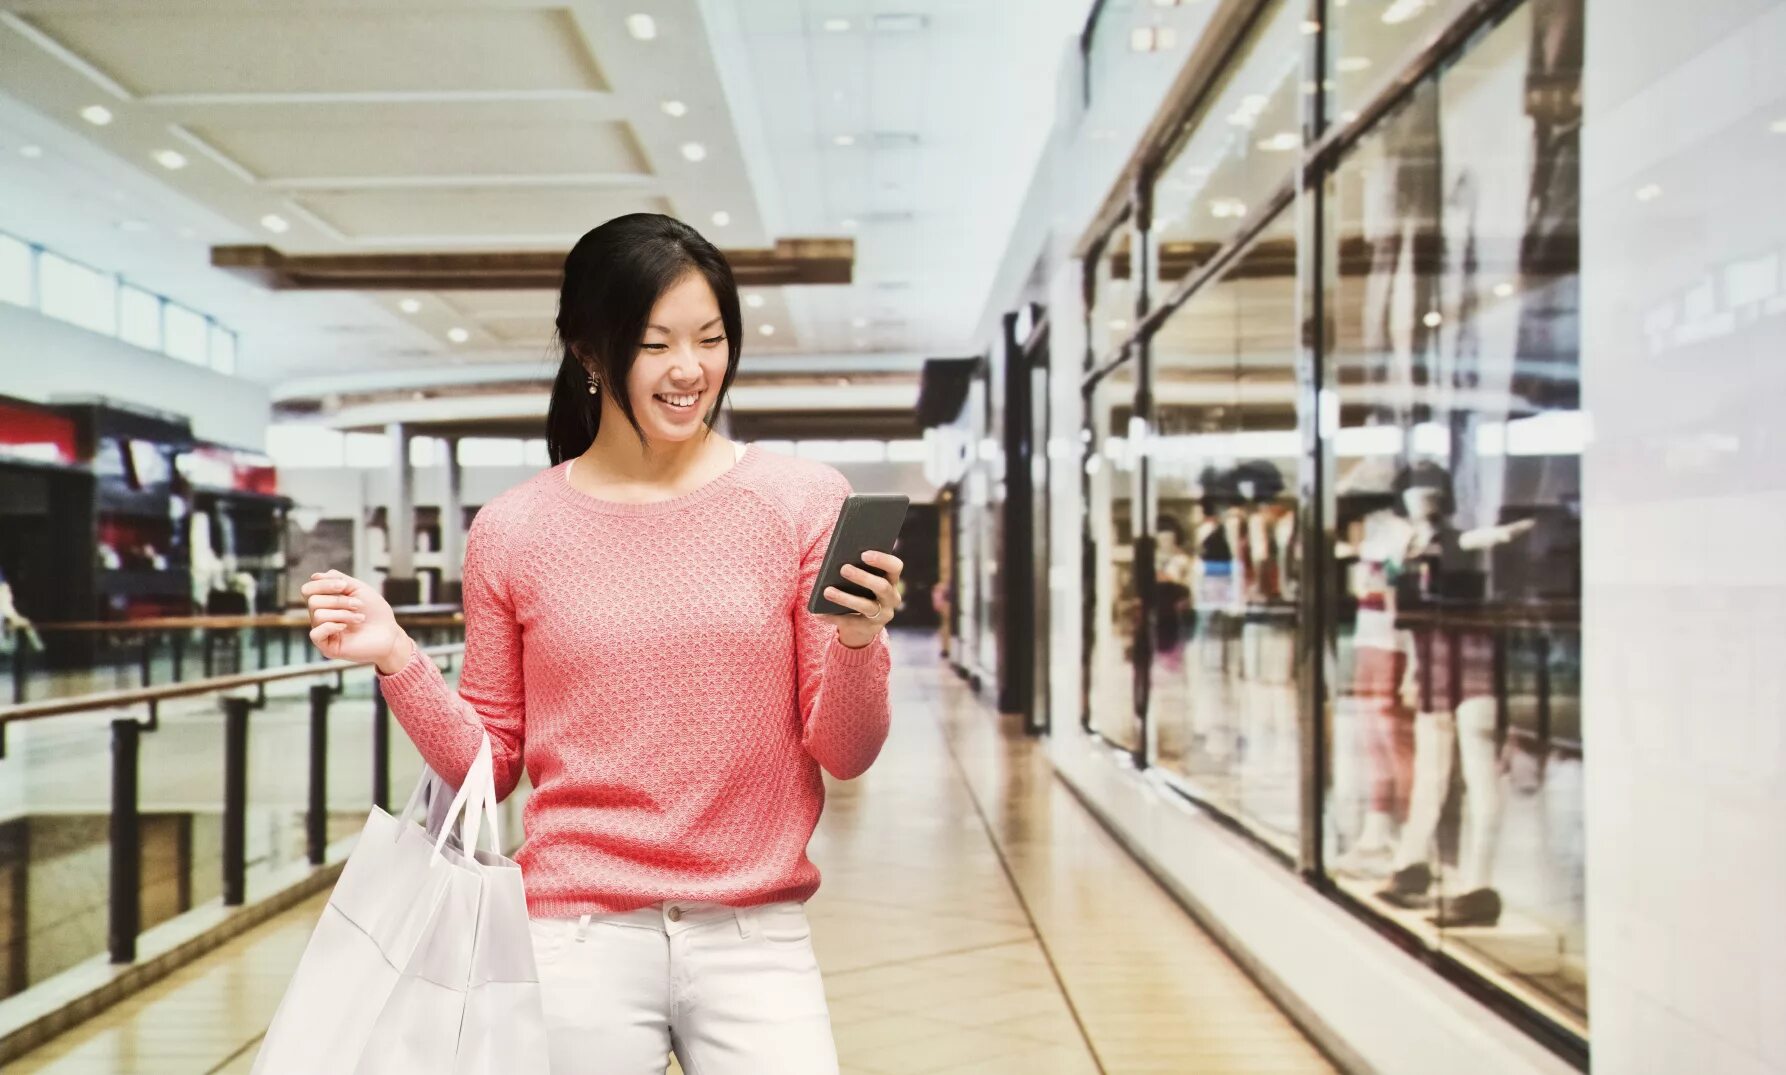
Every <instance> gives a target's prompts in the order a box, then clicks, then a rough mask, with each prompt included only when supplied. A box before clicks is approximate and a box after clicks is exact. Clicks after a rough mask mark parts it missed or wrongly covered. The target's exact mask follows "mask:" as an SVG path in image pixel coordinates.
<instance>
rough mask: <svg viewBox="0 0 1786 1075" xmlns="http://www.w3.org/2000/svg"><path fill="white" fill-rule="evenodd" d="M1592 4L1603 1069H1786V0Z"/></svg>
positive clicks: (1587, 211)
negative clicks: (1784, 53) (1784, 434)
mask: <svg viewBox="0 0 1786 1075" xmlns="http://www.w3.org/2000/svg"><path fill="white" fill-rule="evenodd" d="M1587 12H1588V23H1587V35H1588V36H1587V55H1588V70H1587V80H1586V85H1585V87H1584V90H1585V93H1584V100H1585V104H1586V109H1587V115H1586V122H1585V125H1584V127H1583V131H1584V154H1583V157H1584V160H1583V183H1582V186H1583V206H1584V212H1583V224H1582V255H1583V267H1582V283H1583V311H1582V315H1583V322H1582V333H1583V371H1582V372H1583V389H1584V394H1585V400H1586V406H1587V409H1588V411H1589V413H1590V415H1591V416H1592V419H1593V428H1594V440H1593V442H1592V444H1591V445H1590V447H1589V449H1588V451H1587V453H1586V455H1585V457H1584V483H1585V488H1584V500H1585V502H1584V507H1583V521H1584V541H1585V548H1584V555H1583V566H1584V571H1585V601H1586V604H1585V608H1584V622H1583V641H1584V646H1585V652H1584V654H1583V665H1584V677H1585V678H1584V683H1583V696H1584V697H1583V706H1584V710H1585V720H1586V727H1585V735H1586V737H1587V751H1588V756H1589V758H1590V759H1591V760H1590V763H1589V765H1588V768H1587V826H1588V843H1587V849H1588V855H1587V869H1588V930H1589V936H1588V957H1589V960H1590V968H1591V977H1590V985H1591V991H1590V996H1591V998H1592V999H1591V1014H1592V1020H1593V1038H1594V1045H1593V1048H1594V1067H1595V1070H1597V1071H1609V1072H1619V1073H1621V1075H1625V1073H1632V1075H1643V1073H1649V1072H1655V1073H1658V1075H1659V1073H1663V1072H1670V1073H1672V1072H1683V1071H1694V1072H1707V1073H1711V1072H1719V1073H1725V1072H1740V1073H1743V1075H1759V1073H1762V1072H1786V1019H1782V1018H1781V1012H1782V1010H1783V1008H1786V918H1783V917H1782V914H1781V908H1782V907H1786V719H1783V718H1786V660H1782V654H1783V653H1786V465H1783V464H1786V452H1783V451H1782V446H1781V434H1780V407H1781V401H1782V400H1786V364H1783V363H1782V361H1781V350H1782V345H1783V343H1786V289H1783V287H1782V284H1783V278H1782V259H1783V258H1786V213H1783V212H1782V209H1781V201H1780V189H1781V186H1780V183H1781V177H1782V176H1786V133H1782V132H1779V131H1777V130H1775V129H1772V128H1771V125H1772V124H1775V123H1778V122H1780V121H1782V120H1786V67H1783V66H1782V65H1781V64H1780V62H1779V57H1780V55H1781V49H1782V47H1786V3H1782V2H1780V0H1707V2H1705V3H1699V4H1677V3H1671V2H1668V0H1641V2H1634V0H1590V2H1589V3H1588V5H1587ZM1646 187H1654V188H1655V189H1654V190H1646V191H1645V197H1644V198H1643V199H1641V200H1640V198H1639V197H1638V195H1637V192H1638V191H1640V190H1644V189H1645V188H1646Z"/></svg>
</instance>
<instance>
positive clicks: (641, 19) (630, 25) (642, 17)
mask: <svg viewBox="0 0 1786 1075" xmlns="http://www.w3.org/2000/svg"><path fill="white" fill-rule="evenodd" d="M626 32H627V33H629V34H631V35H633V39H634V40H635V41H650V40H653V39H654V38H656V37H657V20H656V19H654V18H652V17H651V16H649V15H646V14H643V13H641V14H637V15H628V16H627V17H626Z"/></svg>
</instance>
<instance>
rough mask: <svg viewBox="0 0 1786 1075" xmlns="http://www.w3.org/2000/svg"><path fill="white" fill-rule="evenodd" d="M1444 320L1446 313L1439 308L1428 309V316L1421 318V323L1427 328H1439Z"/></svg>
mask: <svg viewBox="0 0 1786 1075" xmlns="http://www.w3.org/2000/svg"><path fill="white" fill-rule="evenodd" d="M1444 322H1445V315H1444V314H1442V313H1440V312H1439V311H1437V310H1428V311H1427V312H1426V316H1425V317H1423V318H1421V319H1420V323H1421V324H1423V325H1425V326H1426V327H1427V328H1438V327H1439V326H1440V325H1441V324H1444Z"/></svg>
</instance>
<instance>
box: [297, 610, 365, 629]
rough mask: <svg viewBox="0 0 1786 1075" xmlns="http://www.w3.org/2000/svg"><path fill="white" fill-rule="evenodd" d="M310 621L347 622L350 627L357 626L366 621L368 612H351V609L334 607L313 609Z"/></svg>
mask: <svg viewBox="0 0 1786 1075" xmlns="http://www.w3.org/2000/svg"><path fill="white" fill-rule="evenodd" d="M310 622H311V623H342V624H347V625H348V626H350V627H357V626H359V625H360V624H362V623H365V622H366V614H365V613H364V612H351V611H347V610H345V609H343V610H337V609H332V608H323V609H312V610H311V612H310Z"/></svg>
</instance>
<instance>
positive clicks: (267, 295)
mask: <svg viewBox="0 0 1786 1075" xmlns="http://www.w3.org/2000/svg"><path fill="white" fill-rule="evenodd" d="M1085 8H1086V4H1085V2H1084V0H1045V2H1041V3H1037V2H1034V0H1031V2H1027V3H1026V2H1023V0H985V2H981V3H973V4H962V3H949V2H946V0H900V2H899V3H897V4H895V5H888V4H884V3H870V2H868V0H836V2H830V3H827V2H822V0H821V2H814V0H649V2H647V0H629V2H605V0H595V2H573V3H568V4H567V3H539V2H522V0H483V2H467V3H455V4H453V5H451V6H447V5H444V4H441V3H438V2H427V0H203V2H192V0H182V2H173V3H156V4H144V3H141V2H140V0H0V93H3V94H5V95H7V96H10V97H11V98H13V99H14V100H15V101H16V102H17V103H19V104H22V105H23V106H24V108H25V109H26V110H29V112H31V113H34V116H26V117H22V118H21V120H20V122H21V124H23V125H27V126H39V127H40V126H42V124H41V123H40V122H39V118H41V119H42V120H47V121H48V124H49V125H50V126H52V127H53V128H55V130H56V135H57V138H56V142H57V143H58V144H56V145H51V146H50V147H49V148H50V149H51V150H52V151H51V152H49V153H44V154H41V155H40V156H38V157H36V158H34V159H33V160H32V161H30V162H29V166H30V168H31V169H32V170H34V172H35V173H37V174H36V175H35V183H34V184H32V183H31V182H30V180H31V179H32V178H33V177H31V176H26V177H24V178H25V179H26V180H27V182H26V183H23V184H21V185H20V186H19V187H18V189H19V191H20V194H21V195H22V196H29V195H30V194H31V193H32V189H33V186H34V189H35V193H36V194H37V196H38V197H39V198H40V199H41V200H42V202H43V204H44V213H43V214H42V216H41V219H42V220H43V221H44V223H45V229H44V230H45V231H47V232H53V231H55V230H56V223H55V222H56V221H57V220H58V219H59V218H62V217H66V218H68V219H67V229H66V230H68V231H69V232H70V234H71V235H73V234H75V233H77V232H80V233H82V234H87V233H90V232H91V230H92V229H93V227H94V225H95V221H94V220H93V219H91V218H92V217H93V216H94V213H95V210H97V212H98V213H99V214H102V215H103V216H104V217H106V218H108V220H109V218H111V217H114V216H115V217H118V218H119V219H118V222H117V226H118V228H119V231H118V232H115V233H113V234H112V235H111V236H110V238H111V240H112V245H113V247H114V248H116V249H118V250H121V251H122V250H126V249H127V248H128V250H129V251H131V256H130V258H129V260H130V261H131V263H132V264H133V265H142V264H149V265H153V264H154V263H155V261H156V259H157V258H158V257H159V258H162V259H163V260H164V261H165V262H166V263H167V264H168V265H169V266H170V271H169V272H168V273H167V274H166V275H165V277H164V278H165V279H167V280H169V281H171V283H168V284H166V285H163V286H161V287H160V288H159V289H160V290H163V291H165V292H167V293H169V294H170V296H171V297H174V298H176V299H179V300H181V301H184V302H188V303H190V304H192V305H194V306H195V307H197V308H199V309H202V310H205V311H206V312H207V313H211V314H213V315H214V316H217V317H218V318H219V319H220V320H222V321H224V322H225V323H226V324H228V325H230V326H231V327H233V328H237V330H238V331H239V332H240V333H241V335H242V348H241V354H242V358H241V362H240V371H241V373H242V375H244V376H248V377H251V378H253V379H257V380H261V381H264V382H267V383H269V384H272V385H274V386H280V385H284V384H286V383H288V382H292V381H294V380H302V381H303V383H304V384H306V385H307V386H309V387H310V388H311V389H313V390H314V398H315V399H317V400H318V401H320V400H322V399H324V398H326V397H328V396H330V395H331V393H330V392H329V391H328V388H329V383H328V382H329V379H330V378H331V377H343V378H358V379H361V380H362V381H363V379H364V378H365V377H367V376H368V375H371V376H374V377H376V376H377V375H378V374H380V373H388V374H390V375H392V376H397V375H415V374H421V375H422V376H423V379H424V380H425V379H426V378H427V375H428V373H429V372H430V371H441V372H443V373H444V372H445V371H448V370H451V369H454V368H457V367H466V366H469V367H475V368H477V369H480V370H487V369H491V368H493V367H503V366H509V367H512V368H513V369H514V373H515V374H519V375H520V377H521V379H523V380H533V381H536V382H540V383H544V381H545V380H546V379H547V378H549V377H550V375H551V373H552V371H553V369H554V368H555V366H556V361H557V356H556V355H555V354H554V352H553V350H552V347H551V326H552V317H553V312H554V311H553V307H554V303H555V298H556V296H555V293H554V291H553V290H552V289H551V288H550V286H549V282H548V280H547V279H546V276H547V275H549V274H541V273H540V272H539V271H538V268H539V266H540V265H541V264H545V263H549V262H551V261H552V260H553V259H554V258H556V257H561V256H562V254H563V252H564V251H565V250H567V249H568V248H569V246H570V245H571V244H572V243H573V242H574V241H575V240H576V238H577V236H579V235H580V234H582V232H583V231H585V230H586V229H587V228H589V227H591V226H593V225H594V224H596V223H599V222H600V221H601V220H604V219H607V218H608V217H611V216H613V215H616V214H619V213H625V212H632V211H659V212H669V213H672V214H675V215H677V216H679V217H681V218H682V219H685V220H688V221H689V222H691V223H693V224H694V225H695V226H697V227H698V228H700V229H701V230H702V231H703V233H705V234H707V235H708V236H709V237H710V238H712V239H713V240H714V241H715V242H716V243H718V244H719V245H720V246H721V247H723V248H725V249H727V250H728V251H733V252H737V253H738V254H739V259H740V263H741V264H747V263H748V264H752V265H755V266H757V268H758V270H759V271H755V272H745V273H743V274H741V275H743V276H744V277H745V278H746V280H747V281H749V282H750V283H751V285H752V286H749V287H747V288H746V299H747V303H748V305H747V308H746V310H745V314H746V326H747V328H746V331H747V332H748V333H749V340H748V342H747V344H746V358H745V365H744V369H743V375H744V377H745V378H748V377H749V376H750V375H751V373H752V365H751V358H752V357H753V356H759V355H777V356H787V357H789V358H796V357H797V358H801V359H804V360H806V361H809V362H810V364H811V367H812V370H813V375H814V377H815V382H814V383H815V384H818V383H823V380H824V378H827V377H830V376H833V375H835V374H836V373H838V372H840V371H841V372H844V373H847V372H849V371H850V370H851V369H852V368H853V366H854V365H855V363H856V360H858V359H874V360H877V361H878V366H877V368H881V369H885V368H887V367H888V366H889V365H894V366H903V368H905V369H907V370H909V371H910V372H911V374H912V377H911V379H910V381H909V386H910V391H911V394H912V396H913V397H914V398H915V395H916V378H915V372H916V369H917V368H918V365H919V363H920V361H921V359H922V358H923V357H925V356H926V355H928V354H936V353H953V352H959V351H961V350H963V349H967V348H971V347H973V346H975V345H977V343H978V341H974V340H972V339H970V338H968V337H969V336H970V335H971V333H972V332H973V331H974V327H975V325H976V324H977V323H978V321H979V318H980V314H981V312H982V311H981V307H982V305H983V303H984V302H985V296H986V293H987V291H988V289H989V287H990V284H991V281H992V276H993V273H994V271H995V269H996V267H997V264H998V260H999V257H1000V255H1001V254H1002V251H1003V249H1004V246H1005V244H1006V242H1007V240H1008V238H1009V230H1010V227H1011V225H1012V222H1013V221H1014V219H1015V213H1016V208H1017V205H1016V203H1017V197H1016V192H1019V191H1021V190H1022V189H1023V188H1024V187H1025V186H1026V185H1027V182H1028V178H1029V175H1030V172H1031V170H1032V169H1033V167H1034V164H1035V161H1036V158H1037V154H1038V152H1039V150H1040V147H1041V145H1042V142H1043V139H1044V137H1045V135H1046V130H1047V124H1048V123H1049V122H1051V118H1052V104H1053V101H1054V99H1055V72H1056V69H1057V67H1058V64H1059V62H1060V60H1061V59H1062V57H1063V55H1064V54H1065V51H1066V49H1067V47H1068V42H1069V41H1070V39H1071V35H1072V34H1073V32H1074V31H1075V30H1076V28H1077V26H1078V25H1079V23H1080V21H1081V20H1082V19H1083V17H1084V13H1085ZM1038 102H1044V103H1046V104H1047V105H1048V106H1049V107H1045V108H1044V107H1037V103H1038ZM5 119H6V115H5V113H4V112H0V153H5V152H6V151H7V150H8V149H9V148H10V147H8V146H6V145H5V142H6V141H7V140H8V139H7V135H8V134H9V133H10V132H8V130H7V129H6V125H5V122H4V121H5ZM17 137H18V138H20V139H21V140H22V139H24V138H35V137H36V135H35V134H34V133H31V132H24V133H20V134H18V135H17ZM38 140H40V141H41V140H43V139H38ZM62 146H66V149H67V151H66V152H57V151H56V150H58V149H59V148H61V147H62ZM95 151H97V152H95ZM101 162H105V163H101ZM8 165H9V166H10V167H13V168H19V167H22V162H20V161H18V159H17V158H16V156H15V157H14V158H13V159H12V160H11V161H9V162H8ZM108 172H109V173H111V174H107V173H108ZM123 172H128V173H130V175H129V176H128V178H127V179H126V177H124V176H123V175H122V174H120V173H123ZM113 180H116V188H115V189H114V190H113V193H112V196H111V197H110V198H108V199H106V202H107V203H109V204H97V205H96V204H95V199H93V198H91V197H81V198H78V199H77V198H76V197H75V196H73V195H71V194H68V193H66V192H70V191H76V190H80V191H83V192H90V191H93V190H97V189H103V188H105V187H106V186H108V185H110V184H111V182H112V181H113ZM144 181H146V185H147V186H150V187H153V188H154V191H153V192H152V193H151V194H150V195H149V196H147V197H140V196H137V192H138V191H141V190H143V188H144V186H145V182H144ZM59 198H60V201H59V200H58V199H59ZM126 219H129V220H130V224H129V225H128V226H126V224H125V220H126ZM83 229H85V231H83ZM29 237H30V238H32V239H35V240H36V241H40V242H45V243H46V244H49V243H54V242H55V241H56V240H57V236H55V235H53V234H39V235H32V236H29ZM88 238H91V236H90V235H88ZM70 241H73V240H70ZM195 254H202V255H203V256H204V258H205V260H206V262H208V263H213V264H215V263H228V264H229V265H231V266H232V267H233V268H234V269H235V270H237V271H242V272H244V274H245V275H244V276H243V277H241V278H234V277H228V276H225V274H224V272H222V271H212V272H210V273H205V274H201V273H198V272H197V271H196V267H195V266H194V265H193V264H192V260H193V256H194V255H195ZM393 259H394V260H393ZM482 259H496V260H498V261H500V260H501V259H510V260H511V261H512V262H514V263H515V264H522V263H525V264H527V265H530V266H532V269H533V272H532V275H525V274H523V275H517V276H507V277H502V276H497V277H492V276H487V275H486V276H480V275H479V274H478V269H477V265H478V264H479V262H480V260H482ZM379 264H382V265H384V267H385V268H386V269H388V270H391V271H387V272H385V273H384V274H383V275H382V276H381V277H379V278H378V279H377V280H373V279H371V278H362V279H359V280H355V279H354V278H353V273H354V272H356V271H359V270H361V269H364V268H365V267H366V266H368V265H379ZM319 265H332V266H334V267H335V269H337V270H339V271H338V272H337V273H336V275H334V276H333V277H332V278H328V279H324V278H322V277H319V276H317V275H315V274H309V275H306V274H305V273H303V272H299V271H294V269H293V267H294V266H310V267H316V266H319ZM429 265H433V266H436V267H438V266H441V265H451V266H452V267H453V268H454V270H455V271H453V272H446V273H440V274H436V275H429V274H428V273H426V272H423V271H420V270H422V269H424V268H425V267H427V266H429ZM815 265H816V266H818V268H817V269H816V270H815V269H814V266H815ZM176 266H177V268H175V267H176ZM119 271H122V270H119ZM135 272H136V275H137V276H139V277H142V276H144V275H145V272H144V270H142V269H140V268H139V269H137V270H135ZM187 280H190V281H192V284H191V285H190V286H188V287H187V288H186V290H187V291H189V292H203V294H188V293H181V292H180V287H179V286H176V285H179V284H180V283H181V281H187ZM144 282H145V284H146V285H147V286H151V287H156V286H157V280H156V279H154V278H149V279H145V280H144ZM318 283H322V284H325V285H336V284H339V285H342V286H343V289H342V290H332V289H331V290H315V289H314V288H315V287H316V285H317V284H318ZM269 284H272V285H273V288H272V289H270V288H269V287H268V285H269ZM511 285H512V286H511ZM542 285H544V286H542ZM294 286H296V287H299V288H304V287H309V288H310V290H303V291H299V292H296V293H294V292H292V291H287V290H282V288H288V287H294ZM890 360H891V361H890ZM778 369H779V367H778ZM513 379H514V375H513V374H509V375H506V376H505V375H504V374H502V373H495V374H492V375H491V377H490V378H489V379H488V380H491V381H500V380H513ZM442 380H443V381H451V378H445V377H443V378H442ZM452 390H453V389H452V388H451V386H450V385H449V386H448V388H447V391H448V393H449V394H450V392H451V391H452ZM279 394H280V395H281V396H282V397H284V398H285V400H286V402H287V403H291V402H292V400H291V398H290V397H291V395H292V394H291V393H290V392H281V393H279ZM482 394H485V395H489V394H490V393H487V392H485V393H482Z"/></svg>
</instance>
